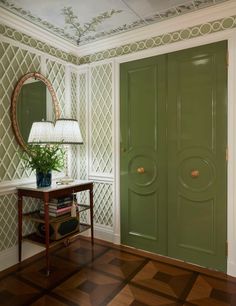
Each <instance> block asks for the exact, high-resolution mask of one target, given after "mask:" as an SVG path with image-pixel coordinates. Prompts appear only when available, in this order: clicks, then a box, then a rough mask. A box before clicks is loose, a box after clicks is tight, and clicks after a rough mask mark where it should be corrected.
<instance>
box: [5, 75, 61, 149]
mask: <svg viewBox="0 0 236 306" xmlns="http://www.w3.org/2000/svg"><path fill="white" fill-rule="evenodd" d="M30 78H35V79H37V80H40V81H42V82H43V83H44V84H45V85H46V86H47V88H48V90H49V92H50V94H51V97H52V103H53V106H54V111H55V118H56V120H57V119H59V118H60V107H59V103H58V100H57V97H56V93H55V91H54V89H53V87H52V84H51V83H50V82H49V80H48V79H47V78H46V77H45V76H43V75H42V74H41V73H39V72H29V73H27V74H25V75H23V77H21V78H20V80H19V81H18V82H17V84H16V86H15V88H14V91H13V94H12V98H11V122H12V128H13V132H14V134H15V137H16V140H17V142H18V144H19V145H20V146H21V147H22V148H23V149H24V150H26V151H27V144H26V143H25V141H24V140H23V138H22V135H21V132H20V129H19V125H18V122H17V101H18V97H19V94H20V91H21V88H22V86H23V85H24V83H25V81H27V80H28V79H30Z"/></svg>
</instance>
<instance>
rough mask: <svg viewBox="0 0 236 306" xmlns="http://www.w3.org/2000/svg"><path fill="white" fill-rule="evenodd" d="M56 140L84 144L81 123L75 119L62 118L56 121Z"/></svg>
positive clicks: (64, 142)
mask: <svg viewBox="0 0 236 306" xmlns="http://www.w3.org/2000/svg"><path fill="white" fill-rule="evenodd" d="M54 140H55V142H58V143H63V144H82V143H83V139H82V136H81V132H80V127H79V123H78V121H77V120H74V119H65V118H61V119H58V120H57V121H56V124H55V128H54Z"/></svg>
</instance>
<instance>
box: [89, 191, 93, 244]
mask: <svg viewBox="0 0 236 306" xmlns="http://www.w3.org/2000/svg"><path fill="white" fill-rule="evenodd" d="M89 200H90V224H91V240H92V244H93V243H94V240H93V238H94V235H93V186H92V187H91V188H90V189H89Z"/></svg>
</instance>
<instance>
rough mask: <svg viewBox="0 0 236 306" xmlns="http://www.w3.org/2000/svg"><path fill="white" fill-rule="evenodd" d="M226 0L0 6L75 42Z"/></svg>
mask: <svg viewBox="0 0 236 306" xmlns="http://www.w3.org/2000/svg"><path fill="white" fill-rule="evenodd" d="M225 1H227V0H40V1H33V0H0V6H1V7H2V8H4V9H7V10H9V11H11V12H12V13H14V14H16V15H18V16H20V17H22V18H24V19H27V20H28V21H30V22H32V23H34V24H36V25H38V26H40V27H41V28H43V29H46V30H48V31H50V32H52V33H54V34H56V35H58V36H60V37H62V38H64V39H66V40H68V41H70V42H72V43H73V44H75V45H84V44H87V43H90V42H92V41H95V40H98V39H102V38H105V37H109V36H111V35H115V34H119V33H123V32H126V31H129V30H132V29H135V28H138V27H143V26H146V25H149V24H153V23H157V22H161V21H163V20H166V19H167V18H171V17H175V16H178V15H182V14H184V13H188V12H192V11H196V10H199V9H202V8H204V7H207V6H213V5H216V4H218V3H220V2H225Z"/></svg>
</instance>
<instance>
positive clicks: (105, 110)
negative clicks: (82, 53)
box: [89, 63, 113, 175]
mask: <svg viewBox="0 0 236 306" xmlns="http://www.w3.org/2000/svg"><path fill="white" fill-rule="evenodd" d="M90 84H91V88H90V89H89V90H90V92H91V97H90V99H91V100H90V150H91V152H90V153H91V157H90V159H91V169H90V171H91V173H96V174H97V173H102V174H107V175H110V174H111V173H112V171H113V169H112V157H113V156H112V154H113V152H112V64H111V63H108V64H104V65H97V66H93V67H92V68H91V71H90Z"/></svg>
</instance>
